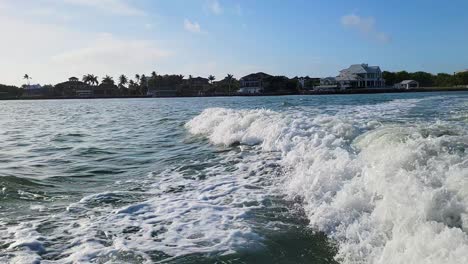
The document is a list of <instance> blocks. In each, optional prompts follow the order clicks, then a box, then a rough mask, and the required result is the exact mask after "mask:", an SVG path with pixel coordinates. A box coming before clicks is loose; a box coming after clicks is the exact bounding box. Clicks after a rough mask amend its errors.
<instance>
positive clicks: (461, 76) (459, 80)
mask: <svg viewBox="0 0 468 264" xmlns="http://www.w3.org/2000/svg"><path fill="white" fill-rule="evenodd" d="M454 78H455V84H456V85H468V72H459V73H457V74H455V76H454Z"/></svg>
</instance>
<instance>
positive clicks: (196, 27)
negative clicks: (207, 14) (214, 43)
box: [184, 19, 201, 33]
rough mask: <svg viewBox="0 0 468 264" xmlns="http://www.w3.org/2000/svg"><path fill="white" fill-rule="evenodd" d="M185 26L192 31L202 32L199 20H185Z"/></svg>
mask: <svg viewBox="0 0 468 264" xmlns="http://www.w3.org/2000/svg"><path fill="white" fill-rule="evenodd" d="M184 28H185V30H187V31H189V32H192V33H200V32H201V27H200V24H198V22H195V21H194V22H192V21H190V20H188V19H185V20H184Z"/></svg>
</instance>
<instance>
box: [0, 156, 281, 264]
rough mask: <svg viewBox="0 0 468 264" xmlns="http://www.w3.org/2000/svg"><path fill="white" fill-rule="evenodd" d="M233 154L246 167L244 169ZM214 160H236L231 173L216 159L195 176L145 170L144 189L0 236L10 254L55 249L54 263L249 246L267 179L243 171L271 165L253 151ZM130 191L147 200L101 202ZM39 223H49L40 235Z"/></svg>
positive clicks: (144, 258) (98, 199)
mask: <svg viewBox="0 0 468 264" xmlns="http://www.w3.org/2000/svg"><path fill="white" fill-rule="evenodd" d="M238 155H240V156H238ZM240 160H243V161H245V163H246V164H249V165H252V166H248V167H245V166H244V165H245V164H244V163H241V162H239V161H240ZM220 161H222V162H226V163H227V162H233V163H234V164H237V168H236V170H235V171H236V174H235V175H233V174H232V173H231V172H229V171H226V168H227V167H226V166H225V164H222V163H219V164H217V165H215V166H211V167H205V168H203V169H202V170H199V171H198V173H203V174H204V177H205V178H204V179H203V180H199V179H196V178H193V177H194V176H196V175H183V174H182V173H179V172H177V171H174V170H167V171H165V172H163V173H158V174H154V175H153V174H151V175H149V176H148V177H147V179H146V185H148V186H147V188H148V192H139V193H134V192H122V191H118V192H114V191H108V192H104V193H98V194H93V195H89V196H86V197H84V198H83V199H81V200H80V201H78V202H77V203H73V204H70V205H69V206H68V207H67V211H66V212H65V213H63V214H57V215H54V216H50V218H49V219H46V220H39V221H37V222H29V223H27V224H20V225H18V226H11V227H10V228H7V229H6V230H3V231H2V230H0V237H1V238H2V239H4V240H6V241H10V242H11V243H10V245H9V250H10V253H11V254H12V255H14V256H15V257H16V258H17V259H23V260H26V259H31V260H34V261H36V260H37V261H41V255H42V254H43V253H44V252H45V251H52V252H49V254H54V255H57V256H56V257H55V258H56V259H59V260H60V261H59V262H60V263H89V262H106V261H107V260H109V261H111V262H112V260H114V261H117V262H118V261H119V256H122V255H126V259H127V260H128V261H130V262H133V261H135V262H140V261H141V262H144V263H151V262H152V256H151V254H152V253H155V254H161V253H164V254H167V255H169V256H172V257H177V256H181V255H188V254H192V253H197V254H200V253H201V254H203V253H209V254H217V253H224V254H227V253H230V252H233V250H238V249H245V250H251V249H255V248H256V247H258V246H259V245H260V244H261V241H262V238H261V237H260V236H259V235H258V234H256V233H255V232H254V231H253V230H252V226H251V225H249V223H248V221H249V218H250V216H249V215H248V212H249V211H250V210H252V209H255V208H259V207H260V204H261V202H262V201H263V199H264V197H266V196H267V195H268V194H269V193H270V191H269V190H268V188H266V187H267V186H269V185H270V184H269V182H268V179H267V178H258V177H252V176H251V175H255V176H256V175H258V174H262V173H264V174H272V171H273V170H274V169H275V167H273V166H269V163H270V162H269V161H268V157H262V155H261V153H260V155H244V154H242V153H237V154H234V153H233V155H231V156H228V157H226V158H225V159H220ZM136 181H140V183H141V179H139V180H136ZM116 184H121V183H120V182H118V183H116ZM131 195H146V196H148V197H150V198H148V199H143V200H142V201H141V202H136V203H130V204H129V205H126V206H122V207H111V206H105V204H106V203H108V202H109V201H116V200H118V199H119V198H120V197H128V196H131ZM103 204H104V205H103ZM43 223H50V224H53V225H54V228H53V229H51V230H52V231H51V233H49V234H48V235H44V236H43V235H41V224H43ZM55 241H57V242H58V244H55V243H57V242H55ZM7 243H8V242H7ZM44 244H48V247H50V248H47V249H46V246H45V245H44ZM51 244H52V245H53V246H50V245H51ZM54 244H55V245H54ZM51 248H52V250H51ZM54 250H55V251H56V252H57V253H54V252H53V251H54ZM156 252H159V253H156ZM129 254H131V257H129V256H128V255H129ZM0 260H1V258H0ZM120 261H121V259H120ZM46 263H47V262H46Z"/></svg>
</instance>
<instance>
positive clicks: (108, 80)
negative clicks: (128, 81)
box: [101, 75, 115, 85]
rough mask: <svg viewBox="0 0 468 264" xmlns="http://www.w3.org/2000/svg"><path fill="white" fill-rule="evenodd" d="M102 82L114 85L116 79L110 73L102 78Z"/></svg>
mask: <svg viewBox="0 0 468 264" xmlns="http://www.w3.org/2000/svg"><path fill="white" fill-rule="evenodd" d="M101 83H102V84H109V85H114V84H115V82H114V79H113V78H112V77H110V76H109V75H106V77H104V78H102V82H101Z"/></svg>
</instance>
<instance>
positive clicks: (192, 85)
mask: <svg viewBox="0 0 468 264" xmlns="http://www.w3.org/2000/svg"><path fill="white" fill-rule="evenodd" d="M210 88H211V86H210V80H208V79H207V78H203V77H192V76H190V77H189V78H188V79H183V80H182V83H181V84H180V85H178V87H177V90H176V93H177V95H178V96H203V95H205V94H206V93H207V91H209V90H210Z"/></svg>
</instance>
